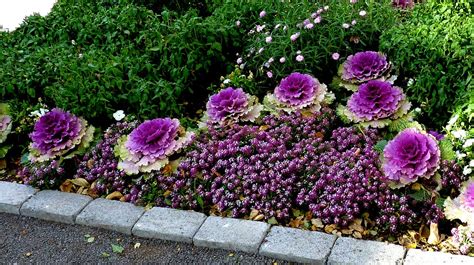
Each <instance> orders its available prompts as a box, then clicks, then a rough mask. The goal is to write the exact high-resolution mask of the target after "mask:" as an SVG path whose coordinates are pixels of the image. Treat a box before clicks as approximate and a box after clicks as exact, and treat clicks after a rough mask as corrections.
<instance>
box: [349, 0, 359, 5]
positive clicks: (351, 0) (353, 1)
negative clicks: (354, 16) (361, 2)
mask: <svg viewBox="0 0 474 265" xmlns="http://www.w3.org/2000/svg"><path fill="white" fill-rule="evenodd" d="M357 1H358V0H350V2H351V4H355V3H357Z"/></svg>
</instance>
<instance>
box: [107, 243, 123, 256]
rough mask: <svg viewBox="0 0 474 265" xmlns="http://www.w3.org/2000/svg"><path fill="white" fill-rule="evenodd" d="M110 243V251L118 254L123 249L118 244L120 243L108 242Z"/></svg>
mask: <svg viewBox="0 0 474 265" xmlns="http://www.w3.org/2000/svg"><path fill="white" fill-rule="evenodd" d="M110 245H111V246H112V251H113V252H114V253H119V254H120V253H122V252H123V250H124V248H123V247H122V246H120V245H116V244H110Z"/></svg>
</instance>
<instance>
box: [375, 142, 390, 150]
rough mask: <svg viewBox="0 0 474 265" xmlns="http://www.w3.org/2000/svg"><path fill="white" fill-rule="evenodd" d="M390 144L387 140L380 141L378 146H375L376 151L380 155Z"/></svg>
mask: <svg viewBox="0 0 474 265" xmlns="http://www.w3.org/2000/svg"><path fill="white" fill-rule="evenodd" d="M387 144H388V141H387V140H380V141H378V142H377V144H376V145H375V146H374V150H375V151H377V152H379V153H382V152H383V149H384V148H385V146H386V145H387Z"/></svg>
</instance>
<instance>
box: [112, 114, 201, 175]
mask: <svg viewBox="0 0 474 265" xmlns="http://www.w3.org/2000/svg"><path fill="white" fill-rule="evenodd" d="M193 139H194V133H191V132H185V130H184V128H183V127H181V126H180V124H179V121H178V120H177V119H170V118H163V119H162V118H159V119H154V120H148V121H145V122H143V123H142V124H140V125H139V126H138V127H137V128H135V129H134V130H133V131H132V132H131V133H130V134H129V135H128V136H125V137H124V138H121V139H120V140H119V143H118V145H117V147H116V153H117V154H118V156H119V157H120V159H121V161H120V162H119V163H118V166H117V167H118V168H119V169H122V170H124V171H125V172H126V173H127V174H138V173H139V172H151V171H153V170H159V169H161V168H162V167H164V166H166V165H167V164H168V162H169V160H168V158H169V156H171V155H173V154H175V153H176V152H178V151H180V150H181V149H182V148H184V147H186V146H187V145H189V144H190V143H191V142H192V140H193Z"/></svg>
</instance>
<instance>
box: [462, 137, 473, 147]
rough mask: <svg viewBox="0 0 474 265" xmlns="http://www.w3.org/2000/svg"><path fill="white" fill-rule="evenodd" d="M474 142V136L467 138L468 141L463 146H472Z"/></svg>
mask: <svg viewBox="0 0 474 265" xmlns="http://www.w3.org/2000/svg"><path fill="white" fill-rule="evenodd" d="M473 144H474V138H470V139H467V140H466V142H464V144H463V146H462V148H464V149H466V148H468V147H471V146H472V145H473Z"/></svg>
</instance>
